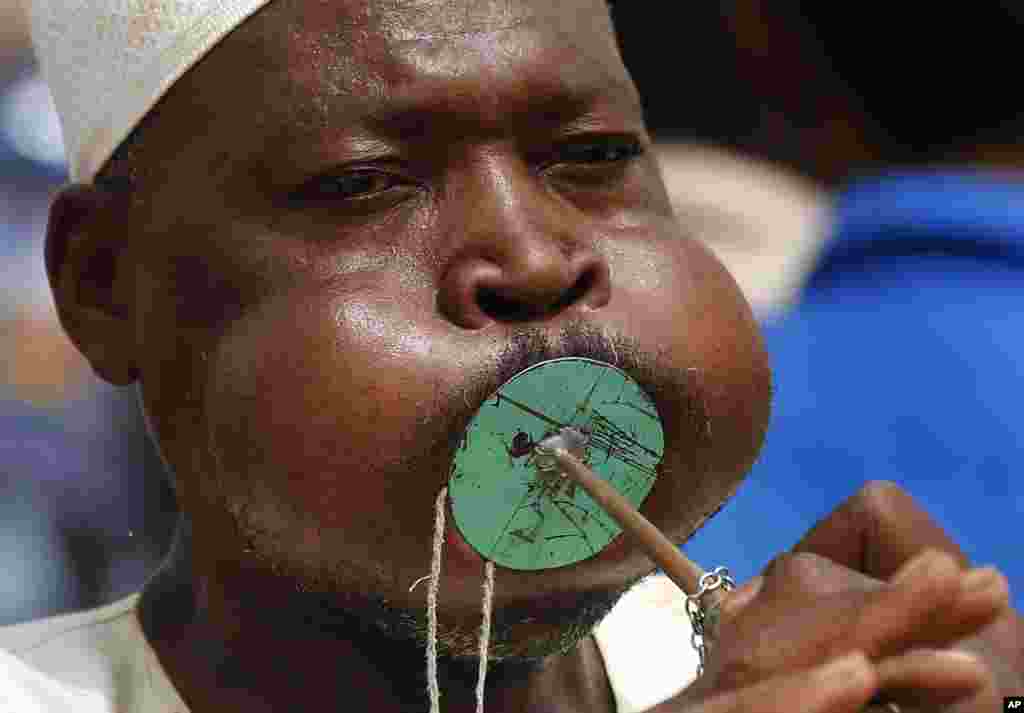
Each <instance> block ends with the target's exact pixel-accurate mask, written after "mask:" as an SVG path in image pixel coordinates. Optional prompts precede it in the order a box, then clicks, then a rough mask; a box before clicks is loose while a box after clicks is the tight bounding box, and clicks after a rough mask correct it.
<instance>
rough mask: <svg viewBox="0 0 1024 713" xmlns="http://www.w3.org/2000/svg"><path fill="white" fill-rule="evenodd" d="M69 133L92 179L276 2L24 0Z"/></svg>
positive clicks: (78, 174) (71, 147)
mask: <svg viewBox="0 0 1024 713" xmlns="http://www.w3.org/2000/svg"><path fill="white" fill-rule="evenodd" d="M21 1H22V3H23V5H24V6H25V10H26V13H27V14H28V19H29V22H30V27H31V29H32V40H33V43H34V44H35V48H36V56H37V58H38V60H39V65H40V68H41V69H42V72H43V76H44V78H45V79H46V81H47V83H48V84H49V85H50V91H51V92H52V93H53V99H54V103H55V104H56V106H57V113H58V114H59V115H60V120H61V127H62V128H63V131H64V145H65V147H66V151H67V158H68V164H69V167H70V172H71V180H72V181H76V182H89V181H91V180H92V179H93V178H94V177H95V176H96V173H97V172H98V171H99V170H100V168H102V167H103V164H104V163H106V161H107V159H109V158H110V156H111V154H113V152H114V151H115V150H116V149H117V147H118V145H119V144H120V143H121V142H122V141H124V140H125V139H126V138H127V137H128V135H129V134H130V133H131V131H132V129H134V128H135V126H136V125H137V124H138V123H139V121H141V120H142V118H143V117H144V116H145V115H146V113H147V112H148V111H149V110H150V109H152V108H153V105H154V104H156V102H157V101H158V100H159V99H160V97H162V96H163V95H164V93H165V92H166V91H167V90H168V89H169V88H170V87H171V85H172V84H174V82H176V81H177V80H178V79H179V78H180V77H181V76H182V75H183V74H184V73H185V72H186V71H188V69H189V68H190V67H191V66H192V65H193V64H195V63H196V62H197V61H199V59H200V58H201V57H202V56H203V55H204V54H206V53H207V52H208V51H209V50H210V49H211V48H212V47H213V46H214V45H215V44H216V43H217V42H218V41H219V40H220V39H221V38H222V37H224V35H226V34H227V33H228V32H230V31H231V30H232V29H234V28H235V27H237V26H238V25H239V24H241V23H242V22H243V21H244V20H245V19H246V18H248V17H249V16H250V15H252V14H253V13H254V12H256V11H257V10H259V9H260V8H261V7H263V6H264V5H266V4H267V3H268V2H269V1H270V0H21Z"/></svg>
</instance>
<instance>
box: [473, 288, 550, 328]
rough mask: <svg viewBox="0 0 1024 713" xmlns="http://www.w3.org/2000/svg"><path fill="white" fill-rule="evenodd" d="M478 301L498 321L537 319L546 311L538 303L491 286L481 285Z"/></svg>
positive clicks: (485, 311)
mask: <svg viewBox="0 0 1024 713" xmlns="http://www.w3.org/2000/svg"><path fill="white" fill-rule="evenodd" d="M476 303H477V305H479V306H480V309H481V310H483V312H484V314H486V315H487V316H489V317H490V318H491V319H493V320H495V321H498V322H524V321H526V320H530V319H535V318H537V317H538V316H540V315H541V314H543V312H544V310H541V309H538V308H537V306H536V305H533V304H531V303H529V302H525V301H523V300H517V299H515V298H509V297H505V296H504V295H502V294H501V293H500V292H498V291H497V290H495V289H493V288H490V287H481V288H480V289H478V290H477V291H476Z"/></svg>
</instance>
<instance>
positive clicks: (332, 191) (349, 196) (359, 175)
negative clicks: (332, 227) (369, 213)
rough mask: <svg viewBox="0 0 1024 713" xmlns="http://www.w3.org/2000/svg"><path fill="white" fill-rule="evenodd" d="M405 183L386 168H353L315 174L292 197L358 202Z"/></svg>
mask: <svg viewBox="0 0 1024 713" xmlns="http://www.w3.org/2000/svg"><path fill="white" fill-rule="evenodd" d="M404 185H406V182H405V181H403V179H402V178H401V177H399V176H396V175H394V174H392V173H388V172H386V171H379V170H376V169H355V170H351V171H345V172H343V173H335V174H329V175H323V176H318V177H316V178H314V179H313V180H311V181H309V182H308V183H306V184H304V185H303V186H301V187H300V188H298V189H297V190H296V191H295V192H294V193H293V194H292V197H293V198H297V199H304V200H325V201H361V200H368V199H370V198H374V197H376V196H378V195H380V194H382V193H385V192H387V191H389V190H391V189H392V188H396V187H398V186H404Z"/></svg>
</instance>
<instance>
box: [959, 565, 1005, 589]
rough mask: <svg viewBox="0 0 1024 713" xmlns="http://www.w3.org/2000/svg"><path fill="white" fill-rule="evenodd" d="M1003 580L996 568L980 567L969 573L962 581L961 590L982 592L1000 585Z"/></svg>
mask: <svg viewBox="0 0 1024 713" xmlns="http://www.w3.org/2000/svg"><path fill="white" fill-rule="evenodd" d="M1001 579H1002V578H1001V577H1000V575H999V570H997V569H996V568H995V567H978V568H976V569H972V570H970V571H969V572H967V573H966V574H965V575H964V576H963V578H962V579H961V580H960V589H961V590H963V591H965V592H982V591H985V590H986V589H993V588H995V587H996V586H997V585H999V583H1000V580H1001Z"/></svg>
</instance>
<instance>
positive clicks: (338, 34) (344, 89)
mask: <svg viewBox="0 0 1024 713" xmlns="http://www.w3.org/2000/svg"><path fill="white" fill-rule="evenodd" d="M201 68H202V70H203V71H200V72H196V73H195V75H196V76H194V77H191V78H189V79H188V80H187V82H188V84H190V85H191V86H190V87H189V90H190V93H192V95H193V96H199V97H202V96H203V95H204V94H205V95H208V96H207V97H206V98H207V99H209V100H210V101H205V102H204V103H205V104H206V105H207V106H209V105H210V104H211V103H212V104H214V105H218V110H219V111H225V110H226V111H227V112H228V113H230V112H231V111H233V110H234V109H235V108H237V101H236V99H237V98H238V97H239V96H240V95H245V96H246V97H249V98H252V97H255V98H257V99H258V100H260V103H261V104H263V106H261V107H260V111H259V112H258V113H256V114H254V115H253V117H252V120H253V121H255V122H259V121H260V120H262V119H270V118H272V117H274V116H275V115H284V116H286V117H287V119H288V122H289V123H290V124H292V125H298V126H302V125H303V124H312V125H314V127H316V126H317V125H320V128H322V126H323V125H325V124H327V123H333V122H337V120H338V114H339V111H342V112H344V113H346V114H348V115H352V116H372V117H381V118H389V117H391V118H393V117H394V116H396V115H398V114H401V113H402V112H403V111H404V110H405V109H406V108H417V109H420V110H422V111H424V112H430V111H433V110H437V111H440V112H443V113H447V114H459V113H463V114H466V115H470V114H472V115H476V116H482V117H485V118H490V119H492V120H494V121H496V122H498V123H502V122H504V123H507V122H508V120H509V118H510V117H513V116H515V115H516V112H517V111H519V110H520V109H522V110H523V111H527V110H528V109H534V110H535V109H536V107H535V106H533V105H535V104H536V102H538V101H543V100H545V99H549V98H551V99H553V98H566V97H575V98H576V99H577V100H578V101H581V102H585V101H586V100H587V99H588V98H589V97H590V96H592V95H594V94H599V93H603V94H605V95H608V96H613V97H616V98H618V99H620V100H621V101H623V102H626V103H633V104H638V99H637V97H636V96H635V90H634V89H633V87H632V84H631V82H630V81H629V78H628V75H627V73H626V71H625V68H624V67H623V66H622V62H621V59H620V57H619V54H618V49H617V46H616V42H615V37H614V33H613V31H612V27H611V21H610V18H609V16H608V11H607V9H606V6H605V5H604V3H603V2H602V1H600V0H560V1H559V2H552V1H551V0H547V1H546V2H539V1H536V0H390V1H389V0H369V1H366V0H363V1H357V0H344V1H342V2H324V1H323V0H276V2H272V3H270V4H269V5H268V7H267V8H265V9H264V10H263V11H262V12H260V13H258V14H257V15H256V16H255V17H253V18H251V19H250V20H249V21H248V22H246V23H244V24H243V25H242V26H241V27H240V28H239V29H238V30H236V32H234V33H233V34H232V35H230V36H229V37H228V38H227V39H226V40H224V42H222V43H221V45H220V46H219V47H218V48H216V49H215V50H214V51H213V52H212V53H211V55H210V57H208V58H207V60H206V61H205V62H204V63H203V65H202V67H201ZM517 102H521V103H524V104H525V103H529V104H531V106H530V107H526V106H525V105H524V106H522V107H519V106H516V103H517ZM488 115H489V117H488Z"/></svg>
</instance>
